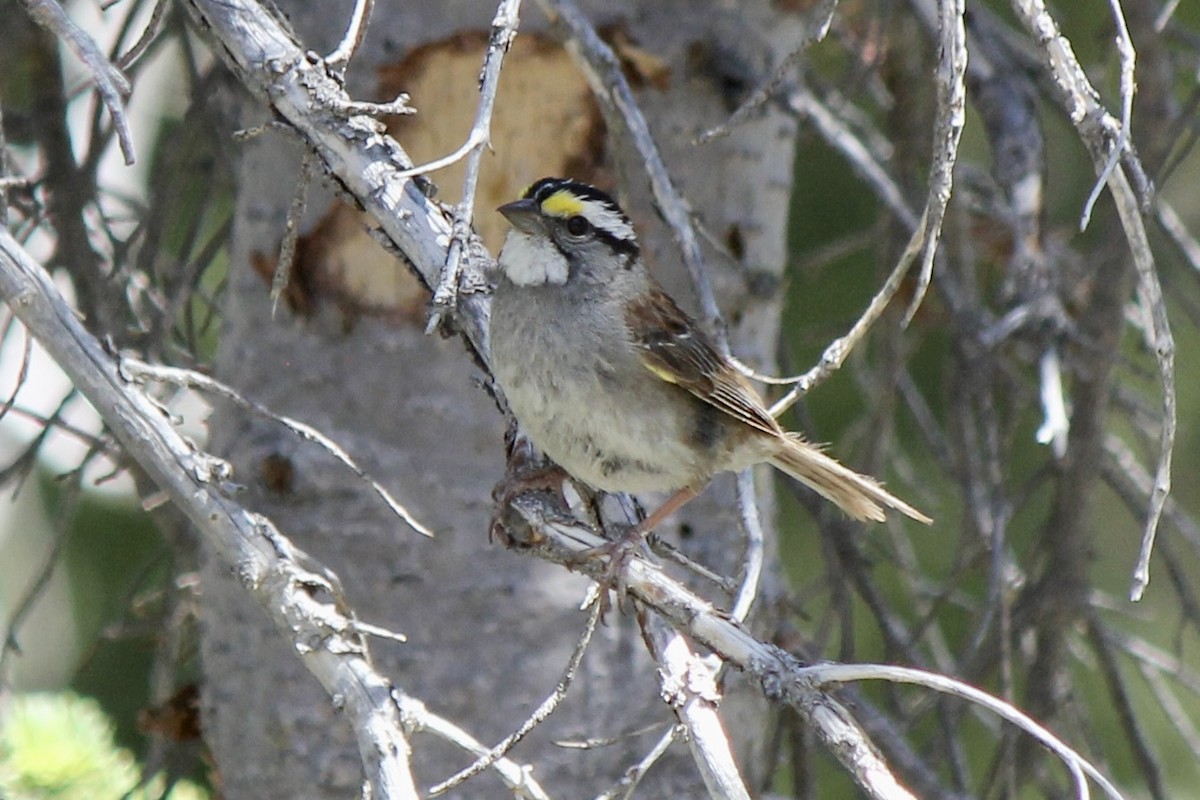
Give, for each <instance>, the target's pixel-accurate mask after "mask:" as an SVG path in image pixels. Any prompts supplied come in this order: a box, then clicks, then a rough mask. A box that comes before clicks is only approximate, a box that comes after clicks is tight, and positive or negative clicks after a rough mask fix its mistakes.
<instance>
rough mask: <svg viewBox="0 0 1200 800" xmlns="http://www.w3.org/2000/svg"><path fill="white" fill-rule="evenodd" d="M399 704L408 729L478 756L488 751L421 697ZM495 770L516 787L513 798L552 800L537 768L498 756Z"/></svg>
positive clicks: (507, 782) (509, 784)
mask: <svg viewBox="0 0 1200 800" xmlns="http://www.w3.org/2000/svg"><path fill="white" fill-rule="evenodd" d="M396 703H397V705H398V706H399V708H400V715H401V717H402V718H403V720H404V724H405V727H406V728H408V729H411V730H414V731H423V732H428V733H431V734H434V735H435V736H438V737H441V738H442V739H445V740H446V741H447V742H450V743H451V744H453V745H455V746H456V747H461V748H462V749H463V750H465V751H467V752H468V753H471V754H473V755H476V756H485V755H487V754H488V752H489V749H488V747H487V745H485V744H483V742H481V741H479V740H478V739H476V738H475V737H474V736H472V735H471V734H469V733H467V732H466V731H465V730H463V729H462V728H461V727H460V726H458V725H456V724H454V723H453V722H451V721H450V720H448V719H446V718H445V717H441V716H439V715H437V714H434V713H433V712H431V711H430V710H429V709H428V708H426V706H425V704H424V703H422V702H420V701H419V700H416V699H415V698H412V697H408V696H403V697H398V698H397V699H396ZM492 769H494V770H495V771H496V774H498V775H499V776H500V779H501V780H502V781H504V784H505V785H506V786H507V787H508V788H509V789H511V790H512V792H513V797H514V798H517V800H550V795H548V794H547V793H546V790H545V789H543V788H542V787H541V785H540V784H539V783H538V782H537V780H536V779H535V778H534V777H533V770H532V769H531V768H530V767H529V766H527V765H521V764H518V763H516V762H515V761H512V760H511V759H508V758H498V759H496V761H495V763H494V764H492Z"/></svg>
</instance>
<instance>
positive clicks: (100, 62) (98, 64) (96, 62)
mask: <svg viewBox="0 0 1200 800" xmlns="http://www.w3.org/2000/svg"><path fill="white" fill-rule="evenodd" d="M23 2H24V3H25V8H26V9H27V10H28V11H29V16H31V17H33V19H34V21H35V22H37V24H39V25H41V26H42V27H43V28H45V29H46V30H48V31H50V32H51V33H52V34H54V35H55V36H57V37H59V38H61V39H63V40H64V41H65V42H66V43H67V46H68V47H70V48H71V50H72V51H73V52H74V53H75V56H76V57H77V58H78V59H79V60H80V61H82V62H83V65H84V66H85V67H87V69H88V72H89V73H90V74H91V76H92V80H94V81H95V82H96V89H97V90H98V91H99V92H100V100H101V102H103V103H104V107H105V108H107V109H108V113H109V116H110V117H112V121H113V126H114V127H115V128H116V131H117V139H118V141H119V142H120V143H121V154H122V155H123V156H124V157H125V163H126V164H132V163H133V162H134V161H135V160H136V156H135V154H134V149H133V136H132V134H131V133H130V132H129V120H128V119H127V118H126V117H125V107H124V101H123V99H122V98H125V97H128V96H129V91H130V90H129V81H128V80H126V78H125V76H124V75H122V74H121V71H120V70H119V69H117V68H116V67H114V66H113V65H112V64H111V63H109V61H108V59H107V58H105V56H104V53H102V52H101V51H100V48H99V47H98V46H97V45H96V42H95V41H94V40H93V39H92V37H90V36H88V35H87V33H85V32H84V30H83V29H82V28H80V27H79V26H78V25H76V24H75V21H74V20H72V19H71V18H70V17H69V16H67V12H66V11H64V10H63V7H62V6H60V5H59V4H58V3H57V2H55V0H23Z"/></svg>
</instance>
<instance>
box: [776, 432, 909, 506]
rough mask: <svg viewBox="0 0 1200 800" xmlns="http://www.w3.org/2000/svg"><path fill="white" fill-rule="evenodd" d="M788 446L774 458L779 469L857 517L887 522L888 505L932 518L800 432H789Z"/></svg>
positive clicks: (782, 448) (783, 447)
mask: <svg viewBox="0 0 1200 800" xmlns="http://www.w3.org/2000/svg"><path fill="white" fill-rule="evenodd" d="M786 441H787V445H786V446H781V447H780V448H779V451H778V452H776V453H775V454H774V455H773V456H772V457H771V459H770V461H771V464H772V465H773V466H775V467H776V468H777V469H779V470H781V471H783V472H785V473H787V474H788V475H790V476H791V477H793V478H795V479H796V480H798V481H800V482H801V483H803V484H804V485H805V486H808V487H809V488H811V489H812V490H813V491H815V492H816V493H817V494H819V495H821V496H822V497H824V498H825V499H827V500H829V501H831V502H832V503H834V504H835V505H837V506H838V508H840V509H842V511H845V512H846V513H847V514H849V515H850V516H851V517H853V518H854V519H857V520H874V521H875V522H883V521H884V519H885V515H884V512H883V509H884V507H887V508H893V509H895V510H896V511H899V512H900V513H902V514H904V515H906V516H908V517H911V518H913V519H915V520H917V521H918V522H923V523H925V524H926V525H928V524H930V523H931V522H933V520H932V519H930V518H929V517H927V516H925V515H924V514H922V513H921V512H920V511H917V510H916V509H915V508H913V507H912V506H910V505H909V504H908V503H906V502H904V501H903V500H901V499H900V498H898V497H896V496H895V495H893V494H891V493H890V492H888V491H887V490H886V489H884V488H883V486H882V485H881V484H880V483H879V482H878V481H876V480H875V479H874V478H869V477H867V476H866V475H859V474H858V473H857V472H855V471H854V470H852V469H850V468H848V467H844V466H842V465H841V464H839V463H838V462H837V461H836V460H835V459H833V458H832V457H830V456H827V455H825V454H824V453H823V452H821V449H820V448H819V447H817V446H816V445H812V444H809V443H808V442H806V441H804V439H803V438H801V437H800V436H798V435H796V434H788V435H787V440H786Z"/></svg>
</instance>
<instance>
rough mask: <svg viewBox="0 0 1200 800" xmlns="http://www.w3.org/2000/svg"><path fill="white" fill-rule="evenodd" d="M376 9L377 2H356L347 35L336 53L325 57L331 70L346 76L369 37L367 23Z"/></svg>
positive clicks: (343, 37) (366, 0) (359, 0)
mask: <svg viewBox="0 0 1200 800" xmlns="http://www.w3.org/2000/svg"><path fill="white" fill-rule="evenodd" d="M374 7H375V0H354V8H353V10H352V11H351V13H350V22H349V24H347V26H346V33H345V34H344V35H343V36H342V40H341V41H340V42H338V46H337V47H336V48H335V49H334V51H333V52H332V53H330V54H329V55H327V56H325V63H326V64H328V65H329V68H330V69H332V70H334V71H335V72H337V73H339V74H341V75H345V74H346V67H348V66H349V65H350V59H352V58H354V54H355V53H357V52H358V48H359V47H361V46H362V42H363V37H365V36H366V35H367V23H368V22H369V21H370V20H371V10H372V9H373V8H374Z"/></svg>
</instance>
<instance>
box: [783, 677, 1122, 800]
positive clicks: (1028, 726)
mask: <svg viewBox="0 0 1200 800" xmlns="http://www.w3.org/2000/svg"><path fill="white" fill-rule="evenodd" d="M799 673H800V678H799V679H800V680H802V681H809V680H811V681H813V683H814V685H816V686H820V687H826V688H831V687H832V686H835V685H840V684H844V683H851V682H858V681H868V680H883V681H888V682H891V683H910V684H913V685H915V686H923V687H925V688H926V689H933V690H934V691H936V692H940V693H942V694H948V695H951V696H953V697H959V698H961V699H963V700H967V701H969V702H971V703H974V704H976V705H978V706H980V707H982V708H985V709H987V710H988V711H991V712H992V713H993V714H995V715H996V716H998V717H1000V718H1001V719H1003V720H1004V721H1005V722H1009V723H1011V724H1013V725H1016V726H1017V727H1018V728H1020V729H1021V730H1023V731H1025V733H1027V734H1029V735H1030V736H1032V737H1033V738H1034V739H1037V740H1038V742H1040V743H1041V744H1042V745H1043V746H1045V747H1046V749H1048V750H1049V751H1050V752H1052V753H1054V755H1056V756H1058V758H1059V759H1060V760H1061V761H1062V762H1063V764H1064V765H1065V766H1066V767H1067V769H1068V770H1069V771H1070V773H1071V776H1072V778H1073V779H1074V780H1075V786H1076V790H1077V791H1078V793H1079V794H1078V796H1079V797H1080V798H1086V797H1088V789H1087V779H1088V778H1091V779H1092V780H1093V781H1095V783H1096V785H1097V786H1099V787H1100V788H1101V789H1103V790H1104V793H1105V794H1107V795H1108V796H1109V797H1111V798H1113V800H1123V798H1124V795H1122V794H1121V792H1120V791H1119V790H1118V789H1117V787H1116V786H1115V785H1114V784H1113V783H1112V781H1110V780H1109V779H1108V778H1107V777H1105V776H1104V775H1103V774H1102V773H1101V772H1100V771H1099V770H1098V769H1096V767H1095V766H1093V765H1092V763H1091V762H1089V761H1088V760H1087V759H1086V758H1084V757H1083V756H1082V755H1080V754H1079V753H1078V752H1077V751H1076V750H1075V749H1074V748H1072V747H1071V746H1070V745H1068V744H1067V743H1066V742H1064V741H1062V740H1061V739H1059V738H1058V737H1057V736H1055V735H1054V734H1053V733H1051V732H1050V731H1049V730H1047V729H1046V728H1045V727H1044V726H1043V725H1041V724H1040V723H1039V722H1038V721H1037V720H1035V719H1033V718H1032V717H1030V716H1029V715H1028V714H1025V713H1024V712H1023V711H1021V710H1020V709H1018V708H1016V707H1015V706H1013V705H1012V704H1011V703H1008V702H1007V701H1005V700H1002V699H1000V698H999V697H996V696H995V695H991V694H988V693H987V692H985V691H983V690H982V689H976V688H975V687H974V686H971V685H969V684H966V683H963V682H962V681H959V680H955V679H954V678H950V677H948V676H946V675H939V674H937V673H936V672H928V671H926V670H923V669H913V668H911V667H898V666H895V665H893V664H814V665H812V666H810V667H801V668H800V670H799Z"/></svg>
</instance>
